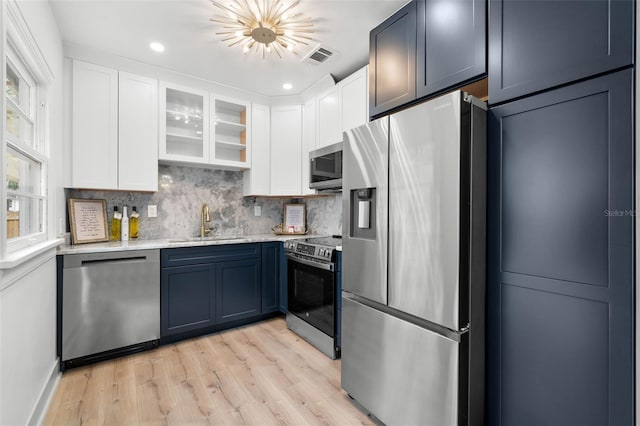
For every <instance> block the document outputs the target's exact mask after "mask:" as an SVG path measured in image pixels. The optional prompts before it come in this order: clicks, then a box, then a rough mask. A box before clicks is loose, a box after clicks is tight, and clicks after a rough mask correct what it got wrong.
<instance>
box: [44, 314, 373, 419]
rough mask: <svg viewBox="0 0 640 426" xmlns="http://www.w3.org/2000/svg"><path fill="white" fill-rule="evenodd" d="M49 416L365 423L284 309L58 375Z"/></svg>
mask: <svg viewBox="0 0 640 426" xmlns="http://www.w3.org/2000/svg"><path fill="white" fill-rule="evenodd" d="M44 424H45V425H65V426H66V425H83V426H84V425H87V424H89V425H92V424H100V425H145V426H146V425H161V424H166V425H234V426H235V425H260V426H262V425H295V426H298V425H305V426H306V425H371V424H373V423H372V421H371V419H370V418H369V417H367V415H366V414H364V413H363V412H361V411H360V410H359V409H358V408H357V407H356V406H355V405H354V404H352V403H351V401H350V399H349V398H348V396H347V395H346V393H345V392H344V391H343V390H342V389H341V388H340V360H331V359H329V358H328V357H327V356H325V355H324V354H322V353H321V352H319V351H318V350H317V349H315V348H314V347H313V346H312V345H310V344H309V343H307V342H306V341H304V340H302V339H301V338H300V337H299V336H297V335H296V334H294V333H292V332H291V331H290V330H288V329H287V326H286V323H285V321H284V320H283V319H282V318H277V319H273V320H267V321H263V322H261V323H258V324H252V325H250V326H245V327H240V328H236V329H232V330H227V331H225V332H221V333H216V334H212V335H208V336H203V337H198V338H195V339H190V340H187V341H183V342H179V343H177V344H172V345H165V346H161V347H159V348H157V349H154V350H152V351H147V352H142V353H139V354H135V355H131V356H128V357H123V358H118V359H115V360H111V361H105V362H102V363H98V364H94V365H90V366H86V367H78V368H74V369H71V370H68V371H67V372H65V373H64V374H63V377H62V379H61V381H60V385H59V387H58V389H57V391H56V394H55V395H54V397H53V399H52V403H51V406H50V408H49V412H48V413H47V416H46V418H45V422H44Z"/></svg>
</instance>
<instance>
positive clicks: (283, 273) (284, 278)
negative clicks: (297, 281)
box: [279, 245, 289, 314]
mask: <svg viewBox="0 0 640 426" xmlns="http://www.w3.org/2000/svg"><path fill="white" fill-rule="evenodd" d="M288 276H289V267H288V266H287V256H286V255H285V254H284V245H281V246H280V282H279V292H280V312H282V313H283V314H286V313H287V311H288V310H289V305H288V304H287V283H288V282H289V280H288Z"/></svg>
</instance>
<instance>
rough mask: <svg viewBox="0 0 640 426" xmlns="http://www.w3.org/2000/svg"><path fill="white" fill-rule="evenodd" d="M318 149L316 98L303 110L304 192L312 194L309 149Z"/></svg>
mask: <svg viewBox="0 0 640 426" xmlns="http://www.w3.org/2000/svg"><path fill="white" fill-rule="evenodd" d="M314 149H316V100H315V99H312V100H310V101H309V102H307V103H306V104H304V107H303V110H302V194H301V195H312V194H315V193H316V191H315V190H314V189H310V188H309V151H313V150H314Z"/></svg>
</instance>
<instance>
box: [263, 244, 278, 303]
mask: <svg viewBox="0 0 640 426" xmlns="http://www.w3.org/2000/svg"><path fill="white" fill-rule="evenodd" d="M281 249H282V243H263V244H262V277H261V278H262V313H263V314H266V313H269V312H276V311H278V310H279V309H280V307H279V300H278V299H279V293H280V251H281Z"/></svg>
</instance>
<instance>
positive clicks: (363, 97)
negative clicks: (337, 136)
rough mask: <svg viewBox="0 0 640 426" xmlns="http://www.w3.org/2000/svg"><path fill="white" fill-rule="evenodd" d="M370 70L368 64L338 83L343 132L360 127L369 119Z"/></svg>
mask: <svg viewBox="0 0 640 426" xmlns="http://www.w3.org/2000/svg"><path fill="white" fill-rule="evenodd" d="M368 70H369V66H368V65H367V66H366V67H364V68H361V69H360V70H358V71H356V72H354V73H353V74H351V75H350V76H349V77H347V78H345V79H344V80H342V81H340V83H338V86H339V88H340V113H341V126H342V130H341V132H344V131H345V130H350V129H353V128H355V127H359V126H361V125H363V124H366V123H367V122H368V121H369V111H368V110H369V97H368V94H369V91H368V79H369V73H368Z"/></svg>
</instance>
